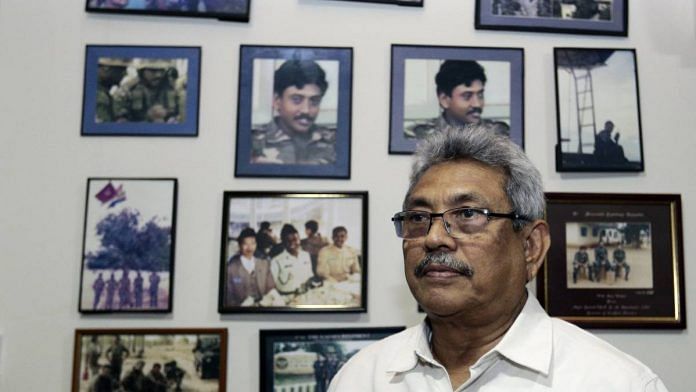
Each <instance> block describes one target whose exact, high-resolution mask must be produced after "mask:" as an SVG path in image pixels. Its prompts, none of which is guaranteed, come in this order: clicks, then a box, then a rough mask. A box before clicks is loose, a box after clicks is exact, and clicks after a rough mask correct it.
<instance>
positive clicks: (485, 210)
mask: <svg viewBox="0 0 696 392" xmlns="http://www.w3.org/2000/svg"><path fill="white" fill-rule="evenodd" d="M456 210H464V211H467V210H468V211H474V212H477V213H479V214H482V215H485V216H486V221H487V222H490V220H491V219H492V218H506V219H510V220H512V221H520V220H523V221H528V220H529V218H527V217H526V216H524V215H520V214H518V213H517V212H515V211H510V212H508V213H504V212H491V211H490V210H489V209H488V208H473V207H456V208H450V209H449V210H446V211H443V212H428V211H421V210H405V211H399V212H397V213H396V214H394V216H392V218H391V220H392V222H394V228H395V229H396V224H397V223H396V222H397V221H403V220H404V214H405V213H407V212H418V213H422V214H427V216H428V217H429V222H428V229H427V230H426V231H425V234H424V235H423V236H419V237H412V238H408V239H415V238H421V237H425V236H426V235H428V233H429V232H430V228H431V227H432V226H433V218H437V217H440V218H442V223H443V224H444V225H445V230H446V231H447V234H448V235H449V236H450V237H452V238H462V237H455V236H453V235H452V229H451V228H450V224H449V223H448V222H447V221H446V220H445V214H447V213H448V212H452V211H456ZM396 235H397V236H398V237H399V238H404V237H403V236H402V235H399V230H398V229H397V230H396Z"/></svg>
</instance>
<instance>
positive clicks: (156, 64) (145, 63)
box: [137, 59, 173, 70]
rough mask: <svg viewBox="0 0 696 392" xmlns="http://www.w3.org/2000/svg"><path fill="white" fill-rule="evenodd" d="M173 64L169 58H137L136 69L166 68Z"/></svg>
mask: <svg viewBox="0 0 696 392" xmlns="http://www.w3.org/2000/svg"><path fill="white" fill-rule="evenodd" d="M172 66H173V64H172V62H171V60H163V59H139V61H138V63H137V68H138V69H163V70H166V69H168V68H171V67H172Z"/></svg>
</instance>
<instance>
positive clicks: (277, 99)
mask: <svg viewBox="0 0 696 392" xmlns="http://www.w3.org/2000/svg"><path fill="white" fill-rule="evenodd" d="M279 105H280V95H278V94H277V93H273V111H274V112H276V111H278V106H279Z"/></svg>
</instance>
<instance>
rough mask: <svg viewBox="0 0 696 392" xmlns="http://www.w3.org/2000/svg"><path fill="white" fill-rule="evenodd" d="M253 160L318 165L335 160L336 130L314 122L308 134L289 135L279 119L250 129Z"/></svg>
mask: <svg viewBox="0 0 696 392" xmlns="http://www.w3.org/2000/svg"><path fill="white" fill-rule="evenodd" d="M251 161H252V163H281V164H318V165H329V164H333V163H335V162H336V129H335V128H326V127H320V126H317V125H313V126H312V128H310V129H309V131H308V132H307V133H306V135H305V134H296V135H289V134H288V133H287V132H286V131H284V130H283V129H281V128H280V127H279V126H278V123H277V119H274V120H273V121H271V122H269V123H268V124H266V125H265V126H263V127H261V128H255V129H252V130H251Z"/></svg>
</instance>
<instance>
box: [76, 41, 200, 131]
mask: <svg viewBox="0 0 696 392" xmlns="http://www.w3.org/2000/svg"><path fill="white" fill-rule="evenodd" d="M200 72H201V48H200V47H194V46H132V45H87V46H86V50H85V76H84V92H83V98H82V125H81V133H80V134H81V135H82V136H180V137H196V136H198V115H199V98H200Z"/></svg>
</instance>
